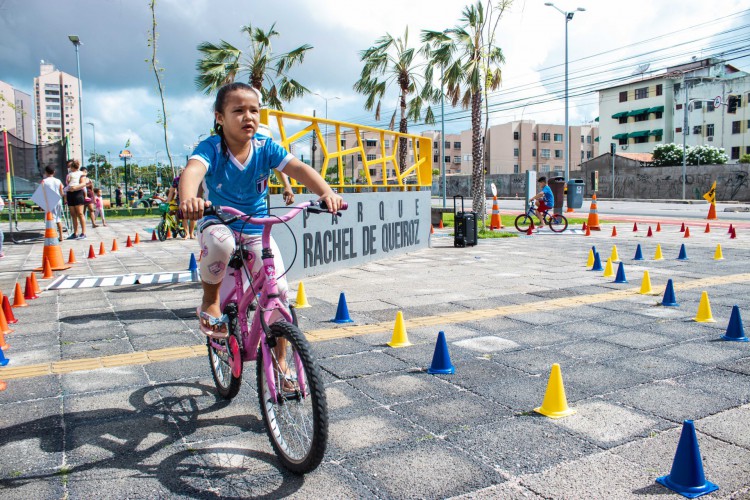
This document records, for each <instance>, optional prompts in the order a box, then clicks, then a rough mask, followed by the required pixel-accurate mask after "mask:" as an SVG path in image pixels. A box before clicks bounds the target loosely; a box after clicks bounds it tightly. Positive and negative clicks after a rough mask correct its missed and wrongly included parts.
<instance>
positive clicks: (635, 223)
mask: <svg viewBox="0 0 750 500" xmlns="http://www.w3.org/2000/svg"><path fill="white" fill-rule="evenodd" d="M633 232H634V233H637V232H638V223H637V222H633Z"/></svg>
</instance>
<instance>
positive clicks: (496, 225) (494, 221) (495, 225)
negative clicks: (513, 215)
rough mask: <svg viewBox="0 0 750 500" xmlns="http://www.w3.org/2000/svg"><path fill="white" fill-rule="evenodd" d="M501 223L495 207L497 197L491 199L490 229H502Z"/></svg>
mask: <svg viewBox="0 0 750 500" xmlns="http://www.w3.org/2000/svg"><path fill="white" fill-rule="evenodd" d="M502 228H503V221H502V220H501V219H500V209H499V208H498V206H497V196H493V197H492V215H491V216H490V229H502Z"/></svg>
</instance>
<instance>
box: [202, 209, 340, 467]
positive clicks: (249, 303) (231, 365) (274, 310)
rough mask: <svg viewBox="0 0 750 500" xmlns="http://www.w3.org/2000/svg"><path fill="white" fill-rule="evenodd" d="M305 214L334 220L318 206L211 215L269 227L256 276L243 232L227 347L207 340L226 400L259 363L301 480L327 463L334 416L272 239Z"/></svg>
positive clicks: (230, 291)
mask: <svg viewBox="0 0 750 500" xmlns="http://www.w3.org/2000/svg"><path fill="white" fill-rule="evenodd" d="M345 209H346V204H344V207H343V208H342V210H345ZM303 210H305V211H307V212H308V213H328V211H327V208H326V207H325V206H321V204H320V203H318V202H305V203H300V204H299V205H296V206H295V207H292V209H291V210H290V211H289V212H287V214H286V215H283V216H274V215H271V216H268V217H257V218H256V217H252V216H249V215H245V214H243V213H242V212H239V211H237V210H235V209H233V208H230V207H219V208H217V207H214V206H210V207H207V208H206V209H205V211H204V213H205V214H206V215H211V216H214V217H216V218H217V219H218V222H219V223H221V224H225V225H228V224H231V223H232V222H235V221H237V220H244V221H246V222H248V223H251V224H258V225H262V226H263V233H262V236H261V242H262V259H263V266H262V267H261V268H260V270H259V272H257V273H256V274H254V275H253V273H252V258H253V256H252V253H251V252H248V251H247V250H246V249H245V248H244V246H243V243H242V239H241V238H242V236H241V234H240V233H237V232H235V251H234V253H233V254H232V257H231V259H230V261H229V266H228V272H227V275H226V277H225V278H224V282H223V283H222V286H221V289H220V290H221V291H220V297H221V309H222V312H223V313H224V314H226V315H227V318H228V330H229V336H228V338H227V339H226V340H219V339H213V338H208V339H207V345H208V358H209V361H210V364H211V373H212V374H213V378H214V382H215V384H216V389H217V390H218V392H219V394H220V395H221V396H222V397H224V398H226V399H231V398H233V397H234V396H236V395H237V393H238V392H239V390H240V386H241V384H242V369H243V363H244V362H246V361H256V372H257V377H256V378H257V384H258V399H259V401H260V407H261V413H262V414H263V422H264V423H265V425H266V430H267V431H268V437H269V439H270V441H271V445H272V446H273V449H274V451H275V452H276V454H277V455H278V457H279V458H280V459H281V461H282V463H283V464H284V466H285V467H286V468H287V469H289V470H290V471H292V472H296V473H305V472H309V471H311V470H313V469H315V468H316V467H317V466H318V465H319V464H320V462H321V460H322V459H323V455H324V454H325V450H326V445H327V442H328V409H327V405H326V395H325V388H324V387H323V381H322V379H321V377H320V373H319V370H318V365H317V363H316V361H315V359H314V358H313V355H312V353H311V352H310V346H309V344H308V342H307V339H306V338H305V336H304V334H303V333H302V332H301V331H300V329H299V327H298V325H297V316H296V314H295V311H294V307H293V306H289V305H287V304H286V303H285V302H284V301H283V300H281V297H280V294H279V289H278V285H277V281H276V280H277V278H276V268H275V267H274V260H273V253H272V252H271V245H270V238H271V228H272V227H273V226H274V225H275V224H279V223H285V222H287V221H289V220H291V219H292V218H294V217H295V216H297V215H299V214H300V213H301V212H302V211H303ZM336 215H340V214H336ZM251 316H252V322H250V320H249V318H250V317H251Z"/></svg>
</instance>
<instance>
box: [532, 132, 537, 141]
mask: <svg viewBox="0 0 750 500" xmlns="http://www.w3.org/2000/svg"><path fill="white" fill-rule="evenodd" d="M531 139H532V140H534V141H535V140H536V132H533V133H532V134H531Z"/></svg>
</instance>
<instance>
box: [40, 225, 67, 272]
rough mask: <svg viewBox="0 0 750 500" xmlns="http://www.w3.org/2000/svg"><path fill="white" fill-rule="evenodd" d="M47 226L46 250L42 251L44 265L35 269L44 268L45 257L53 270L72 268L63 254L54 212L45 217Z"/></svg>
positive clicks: (45, 235)
mask: <svg viewBox="0 0 750 500" xmlns="http://www.w3.org/2000/svg"><path fill="white" fill-rule="evenodd" d="M44 224H45V228H44V250H43V252H42V266H41V267H38V268H36V269H34V270H35V271H43V270H44V259H48V260H49V263H50V266H52V270H53V271H63V270H65V269H70V266H67V265H65V261H64V260H63V256H62V249H61V248H60V239H59V235H58V234H57V229H56V228H55V220H54V218H53V217H52V212H47V215H46V217H45V223H44Z"/></svg>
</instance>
